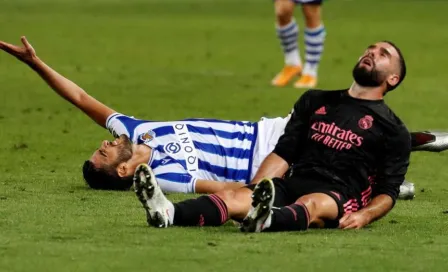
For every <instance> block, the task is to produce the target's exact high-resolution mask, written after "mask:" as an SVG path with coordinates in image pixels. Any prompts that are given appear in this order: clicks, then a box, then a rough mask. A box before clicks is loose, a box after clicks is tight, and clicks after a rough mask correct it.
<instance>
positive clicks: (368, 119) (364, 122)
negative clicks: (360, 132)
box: [358, 115, 373, 130]
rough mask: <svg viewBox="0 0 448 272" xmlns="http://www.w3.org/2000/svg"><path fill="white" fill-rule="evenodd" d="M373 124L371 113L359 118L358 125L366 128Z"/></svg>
mask: <svg viewBox="0 0 448 272" xmlns="http://www.w3.org/2000/svg"><path fill="white" fill-rule="evenodd" d="M372 124H373V117H372V116H370V115H366V116H364V117H363V118H361V119H359V121H358V126H359V127H360V128H361V129H364V130H366V129H369V128H371V127H372Z"/></svg>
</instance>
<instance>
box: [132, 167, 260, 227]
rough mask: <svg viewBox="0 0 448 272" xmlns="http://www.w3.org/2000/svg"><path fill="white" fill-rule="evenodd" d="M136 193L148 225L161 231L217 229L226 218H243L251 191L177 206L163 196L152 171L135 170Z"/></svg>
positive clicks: (224, 192)
mask: <svg viewBox="0 0 448 272" xmlns="http://www.w3.org/2000/svg"><path fill="white" fill-rule="evenodd" d="M134 189H135V193H136V195H137V197H138V199H139V200H140V202H141V203H142V205H143V207H144V208H145V211H146V215H147V221H148V224H149V225H152V226H155V227H159V228H163V227H168V226H170V225H177V226H219V225H222V224H224V223H225V222H227V220H228V219H230V218H234V219H242V218H244V217H245V216H246V214H247V213H248V211H249V209H250V202H251V198H250V196H251V193H252V190H251V189H248V188H245V187H243V188H239V189H235V190H226V191H221V192H218V193H216V194H213V195H207V196H201V197H198V198H196V199H188V200H185V201H182V202H178V203H172V202H171V201H169V200H168V199H167V198H166V197H165V196H164V195H163V193H162V190H161V189H160V187H159V185H158V184H157V181H156V179H155V177H154V174H153V173H152V171H151V169H150V168H149V167H148V166H147V165H146V164H141V165H140V166H138V167H137V170H136V171H135V175H134Z"/></svg>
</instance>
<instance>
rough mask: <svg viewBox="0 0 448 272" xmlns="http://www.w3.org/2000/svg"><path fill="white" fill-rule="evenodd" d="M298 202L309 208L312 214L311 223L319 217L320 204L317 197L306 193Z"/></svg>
mask: <svg viewBox="0 0 448 272" xmlns="http://www.w3.org/2000/svg"><path fill="white" fill-rule="evenodd" d="M296 204H299V205H303V206H305V208H306V209H307V210H308V214H309V216H310V224H311V223H315V222H316V221H317V220H318V219H319V216H318V209H317V207H318V204H317V201H316V199H315V198H313V197H312V196H309V195H305V196H302V197H300V198H299V199H297V201H296Z"/></svg>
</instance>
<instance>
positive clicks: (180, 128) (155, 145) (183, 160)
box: [106, 113, 258, 192]
mask: <svg viewBox="0 0 448 272" xmlns="http://www.w3.org/2000/svg"><path fill="white" fill-rule="evenodd" d="M106 127H107V129H108V130H109V131H110V132H111V133H112V134H113V135H114V136H115V137H118V136H120V135H122V134H125V135H127V136H128V137H129V139H131V141H132V142H133V143H135V144H145V145H147V146H149V147H151V148H152V155H151V158H150V161H149V162H148V164H149V165H150V166H151V168H152V169H153V171H154V174H155V176H156V178H157V180H158V182H159V184H160V186H161V187H162V190H164V191H168V192H194V188H195V182H196V180H197V179H207V180H216V181H238V182H243V183H247V182H249V181H250V179H251V175H252V173H251V171H252V162H253V157H254V148H255V143H256V139H257V129H258V123H257V122H246V121H223V120H214V119H185V120H180V121H170V122H156V121H147V120H140V119H135V118H133V117H129V116H125V115H122V114H119V113H115V114H112V115H111V116H109V118H108V119H107V122H106ZM181 184H183V185H185V186H184V187H183V189H179V186H180V185H181ZM172 186H176V188H171V187H172Z"/></svg>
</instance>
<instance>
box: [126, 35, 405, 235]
mask: <svg viewBox="0 0 448 272" xmlns="http://www.w3.org/2000/svg"><path fill="white" fill-rule="evenodd" d="M405 75H406V66H405V62H404V59H403V56H402V54H401V52H400V50H399V49H398V47H396V46H395V45H394V44H393V43H391V42H387V41H384V42H378V43H375V44H373V45H371V46H369V47H368V48H367V50H366V51H365V52H364V54H363V55H362V56H361V57H360V59H359V61H358V63H357V64H356V66H355V67H354V69H353V78H354V82H353V84H352V85H351V87H350V88H349V89H346V90H339V91H321V90H309V91H307V92H306V93H304V94H303V95H302V96H301V97H300V99H299V100H298V101H297V102H296V104H295V106H294V110H293V112H292V117H291V120H290V121H289V122H288V124H287V126H286V129H285V133H284V134H283V135H282V136H281V137H280V139H279V142H278V143H277V145H276V147H275V149H274V151H273V152H272V153H271V154H270V155H269V156H268V157H267V158H266V159H265V160H264V162H263V163H262V165H261V167H260V169H259V170H258V172H257V174H256V176H255V177H254V180H253V184H252V185H248V186H247V187H243V188H239V189H235V190H227V191H222V192H218V193H216V194H213V195H209V196H201V197H199V198H197V199H190V200H186V201H182V202H179V203H175V204H173V203H171V202H170V201H169V200H167V199H166V198H165V196H164V195H163V193H162V192H161V190H160V188H159V187H158V185H157V182H156V181H155V179H154V177H153V174H152V172H151V170H150V168H149V167H148V166H146V165H141V166H139V167H138V168H137V170H136V173H135V176H134V180H135V183H134V187H135V190H136V194H137V196H138V197H139V200H140V201H141V202H142V204H143V206H144V207H145V209H146V212H147V219H148V223H149V224H150V225H153V226H156V227H167V226H170V225H178V226H218V225H222V224H224V223H225V222H226V221H227V220H228V219H234V220H237V221H240V222H242V224H241V230H242V231H245V232H260V231H298V230H306V229H308V228H309V227H339V228H343V229H350V228H362V227H364V226H365V225H367V224H369V223H371V222H373V221H375V220H377V219H380V218H381V217H383V216H384V215H386V214H387V213H388V212H389V211H390V210H391V209H392V208H393V206H394V204H395V201H396V199H397V196H398V191H399V186H400V184H401V183H402V182H403V180H404V177H405V174H406V172H407V169H408V165H409V157H410V153H411V138H410V134H409V132H408V130H407V129H406V127H405V125H404V124H403V123H402V122H401V121H400V119H399V118H398V117H397V116H396V115H395V114H394V113H393V112H392V110H391V109H390V108H389V107H388V106H387V105H386V104H385V102H384V101H383V96H384V95H385V94H386V93H387V92H389V91H392V90H393V89H395V88H396V87H397V86H398V85H399V84H400V83H401V82H402V81H403V79H404V78H405ZM291 165H292V167H291V170H290V171H288V174H286V175H285V173H286V172H287V170H288V169H289V168H290V166H291ZM282 177H283V178H282Z"/></svg>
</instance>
